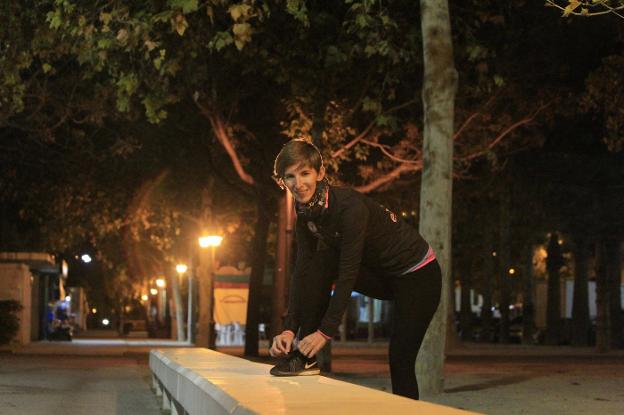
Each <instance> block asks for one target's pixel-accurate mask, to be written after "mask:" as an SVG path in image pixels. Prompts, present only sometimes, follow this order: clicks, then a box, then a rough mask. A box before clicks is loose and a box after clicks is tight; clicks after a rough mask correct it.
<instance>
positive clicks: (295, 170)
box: [284, 163, 325, 203]
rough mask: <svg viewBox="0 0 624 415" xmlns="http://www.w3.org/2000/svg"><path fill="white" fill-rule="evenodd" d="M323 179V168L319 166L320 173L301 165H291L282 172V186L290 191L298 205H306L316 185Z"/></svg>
mask: <svg viewBox="0 0 624 415" xmlns="http://www.w3.org/2000/svg"><path fill="white" fill-rule="evenodd" d="M323 177H325V167H323V166H321V169H320V171H317V170H316V169H315V168H314V167H310V166H307V165H305V164H302V163H298V164H293V165H292V166H290V167H288V168H286V170H285V171H284V184H285V185H286V187H287V188H288V190H290V193H292V195H293V196H294V198H295V200H296V201H297V202H299V203H308V202H309V201H310V199H312V196H313V195H314V191H315V190H316V184H317V183H318V182H320V181H321V180H323Z"/></svg>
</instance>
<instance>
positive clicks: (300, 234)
mask: <svg viewBox="0 0 624 415" xmlns="http://www.w3.org/2000/svg"><path fill="white" fill-rule="evenodd" d="M295 229H296V231H295V232H296V233H295V238H296V241H297V257H296V260H295V270H294V272H292V273H291V276H290V284H289V286H288V311H287V314H286V319H285V322H284V330H290V331H292V332H293V333H295V336H296V335H297V330H299V325H300V322H301V318H300V311H301V307H300V301H299V295H300V293H299V291H300V289H299V283H300V281H301V279H302V277H303V272H304V269H305V267H304V263H305V261H306V258H307V257H308V256H309V255H310V251H309V246H308V241H307V240H306V235H305V234H304V232H305V230H304V229H302V228H301V225H300V223H299V221H297V224H296V227H295Z"/></svg>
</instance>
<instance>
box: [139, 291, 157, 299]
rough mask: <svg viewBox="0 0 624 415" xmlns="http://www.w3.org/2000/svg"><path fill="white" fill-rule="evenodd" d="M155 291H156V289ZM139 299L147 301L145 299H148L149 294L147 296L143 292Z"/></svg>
mask: <svg viewBox="0 0 624 415" xmlns="http://www.w3.org/2000/svg"><path fill="white" fill-rule="evenodd" d="M156 292H158V291H156ZM141 300H142V301H147V300H149V296H148V295H147V294H143V295H142V296H141Z"/></svg>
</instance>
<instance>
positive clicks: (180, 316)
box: [171, 274, 184, 341]
mask: <svg viewBox="0 0 624 415" xmlns="http://www.w3.org/2000/svg"><path fill="white" fill-rule="evenodd" d="M179 279H180V277H179V276H178V275H177V274H174V275H172V276H171V291H172V292H173V306H174V308H175V319H176V331H177V339H178V341H184V307H183V306H182V295H181V294H180V282H179Z"/></svg>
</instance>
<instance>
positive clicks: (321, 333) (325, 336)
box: [316, 330, 331, 340]
mask: <svg viewBox="0 0 624 415" xmlns="http://www.w3.org/2000/svg"><path fill="white" fill-rule="evenodd" d="M316 332H317V333H318V334H320V335H321V336H323V338H324V339H325V340H331V336H328V335H327V334H325V333H323V332H322V331H321V330H317V331H316Z"/></svg>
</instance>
